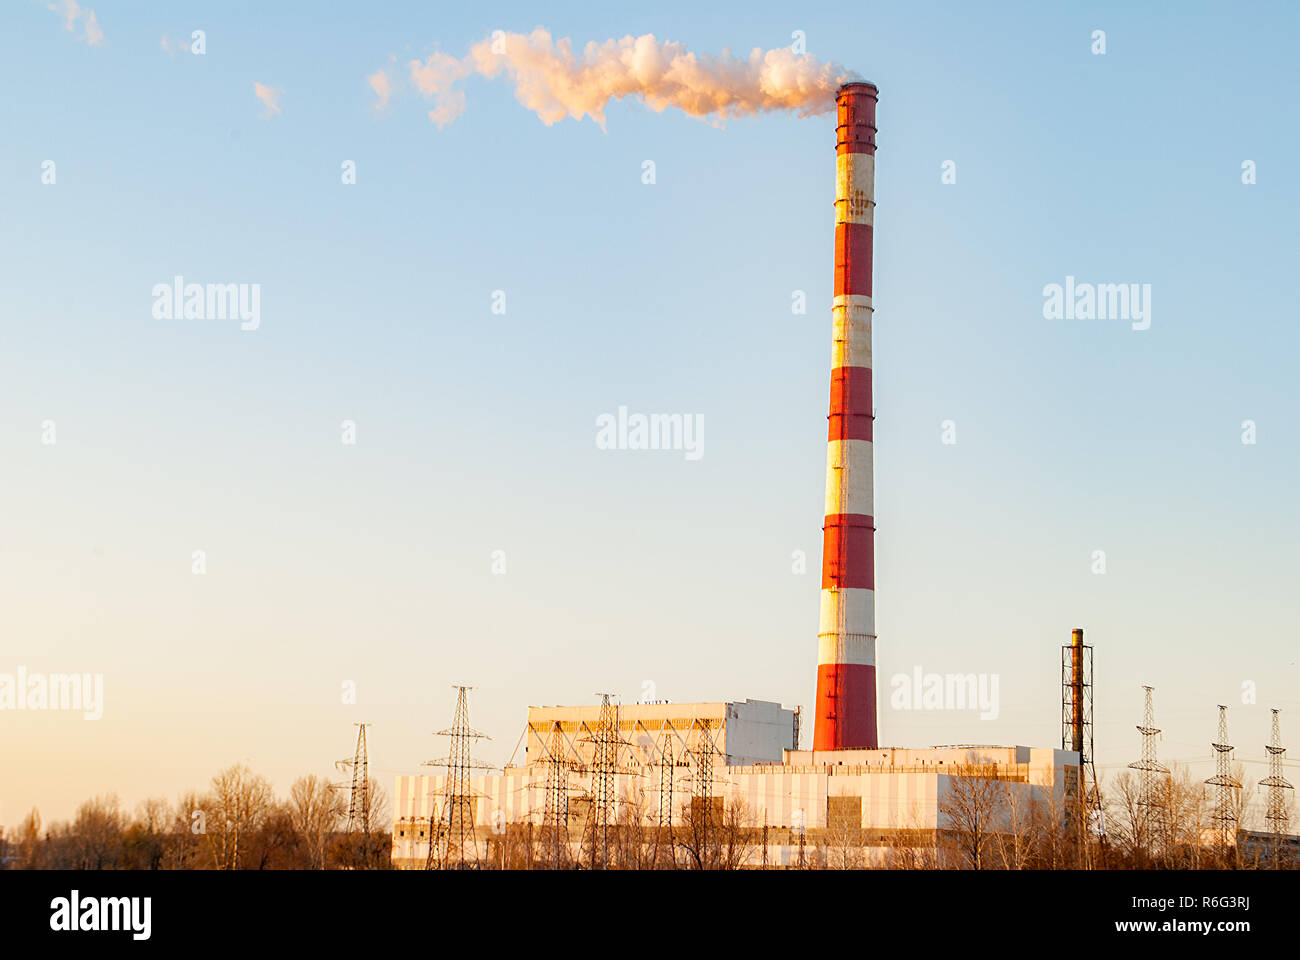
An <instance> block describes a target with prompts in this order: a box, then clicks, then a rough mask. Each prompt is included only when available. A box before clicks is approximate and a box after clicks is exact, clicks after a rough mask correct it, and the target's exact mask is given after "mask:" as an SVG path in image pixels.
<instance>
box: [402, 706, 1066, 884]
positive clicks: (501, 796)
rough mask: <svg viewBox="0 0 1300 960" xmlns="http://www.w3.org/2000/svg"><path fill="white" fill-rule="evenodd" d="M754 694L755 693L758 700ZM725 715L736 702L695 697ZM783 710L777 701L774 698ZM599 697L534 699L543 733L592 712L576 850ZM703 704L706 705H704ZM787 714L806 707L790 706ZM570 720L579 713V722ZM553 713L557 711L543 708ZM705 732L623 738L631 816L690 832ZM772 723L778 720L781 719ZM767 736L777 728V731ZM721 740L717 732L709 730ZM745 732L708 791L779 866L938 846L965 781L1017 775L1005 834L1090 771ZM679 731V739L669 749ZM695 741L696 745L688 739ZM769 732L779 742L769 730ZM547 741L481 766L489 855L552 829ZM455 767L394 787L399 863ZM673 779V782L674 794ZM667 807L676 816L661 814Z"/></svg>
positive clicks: (478, 811)
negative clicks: (825, 744)
mask: <svg viewBox="0 0 1300 960" xmlns="http://www.w3.org/2000/svg"><path fill="white" fill-rule="evenodd" d="M748 703H749V704H753V703H754V701H748ZM691 706H692V707H695V708H707V712H708V713H711V714H714V715H717V714H722V713H725V712H726V711H727V710H728V709H729V708H731V707H733V706H735V705H733V704H721V703H720V704H693V705H691ZM763 706H764V707H771V708H774V709H773V712H775V709H777V708H776V705H775V704H763ZM638 709H642V708H641V707H640V705H635V706H629V707H624V708H623V709H622V710H620V711H619V712H620V718H619V721H618V727H619V731H620V733H621V734H622V736H623V737H624V738H626V739H625V742H627V741H628V740H630V738H631V737H635V736H640V735H642V731H643V730H645V727H644V726H643V724H642V721H640V720H627V719H625V718H624V717H623V715H622V714H623V713H624V712H625V711H626V712H632V711H637V710H638ZM598 712H599V708H598V707H583V708H573V707H568V708H534V709H533V710H530V711H529V725H528V730H526V731H525V734H526V735H527V736H530V737H533V736H537V737H538V740H539V748H540V747H541V744H540V741H541V737H540V736H539V735H540V733H541V729H540V728H539V726H535V724H537V723H538V720H539V717H540V716H542V715H547V714H552V715H553V714H555V713H563V714H566V715H569V716H573V715H582V716H584V717H585V718H586V719H584V720H582V721H579V724H578V726H577V727H576V728H574V729H572V730H570V731H566V736H565V738H564V744H565V746H564V750H565V753H564V755H563V757H562V760H563V762H564V763H565V765H566V766H565V774H564V795H565V797H566V805H565V810H564V814H563V817H564V824H565V831H564V836H565V842H566V845H567V850H566V853H567V856H568V858H569V859H570V860H571V861H573V860H577V859H578V858H579V856H580V854H581V848H582V843H583V840H584V837H585V836H587V831H588V828H589V824H590V822H591V817H592V816H593V814H592V798H593V796H594V795H595V793H596V788H595V783H594V781H595V777H596V774H595V770H594V762H593V761H594V758H593V757H592V754H591V750H590V744H591V743H592V742H594V741H596V740H597V733H598V732H597V729H596V716H597V714H598ZM700 712H701V713H704V712H706V711H705V710H701V711H700ZM781 713H783V714H784V715H785V716H786V717H789V716H790V715H792V714H793V711H789V710H784V711H781ZM569 722H571V721H569ZM732 722H734V723H735V724H736V726H735V728H734V732H735V733H737V734H739V735H742V736H747V735H749V733H750V732H751V731H745V730H744V728H745V726H747V724H746V723H745V721H743V720H738V719H735V718H732ZM541 723H545V721H544V720H542V721H541ZM694 729H695V735H694V737H686V736H683V734H684V733H685V731H684V730H680V729H675V730H673V732H670V733H668V734H667V735H666V736H664V737H662V738H660V739H655V738H653V737H652V736H651V735H650V734H649V733H648V732H647V733H645V734H644V736H645V738H646V739H645V741H644V742H643V743H642V744H641V745H640V746H637V747H633V746H631V745H628V746H625V747H623V749H622V750H621V751H620V753H619V756H618V772H617V773H615V774H614V778H613V779H614V794H615V796H616V797H617V798H618V806H619V807H620V808H621V809H620V810H619V812H618V813H617V814H616V815H615V817H616V819H617V820H619V821H620V822H624V823H630V822H632V819H633V818H635V819H636V821H637V822H638V823H639V824H642V825H645V826H648V827H650V828H656V827H660V826H663V825H668V826H671V827H673V828H675V829H678V830H679V831H680V829H681V828H683V827H685V826H688V825H689V824H690V817H691V811H692V805H693V803H696V802H697V800H696V798H697V797H698V796H699V793H700V785H699V784H698V783H697V780H696V778H697V777H698V776H699V775H700V773H699V771H700V763H699V761H698V754H697V753H696V751H699V750H701V749H705V747H704V743H703V736H704V735H705V734H704V732H703V729H702V728H701V727H700V726H698V725H697V726H696V727H695V728H694ZM772 732H775V730H774V729H773V731H772ZM763 735H764V737H765V738H766V737H767V735H768V734H767V732H766V731H764V734H763ZM709 736H710V738H712V736H713V734H712V731H709ZM731 741H733V737H731V736H728V735H727V732H726V727H724V728H723V730H722V732H721V733H720V735H719V736H717V738H716V739H714V740H713V750H714V757H715V759H716V761H717V766H716V767H714V768H713V770H712V776H711V781H712V782H711V784H710V786H709V794H710V797H709V800H710V805H711V806H712V808H713V810H712V814H713V816H714V818H716V820H717V821H718V822H722V821H723V820H724V819H725V817H727V816H728V815H732V816H734V817H735V818H736V819H735V823H736V824H737V825H739V826H743V827H748V828H753V829H758V828H762V827H766V828H767V829H766V830H765V831H764V833H765V834H766V837H767V842H766V844H765V848H764V849H763V850H762V851H759V850H754V851H752V852H751V854H750V856H749V862H747V863H746V864H744V865H745V866H758V865H760V863H762V862H766V863H768V864H769V865H771V866H792V865H794V864H796V863H797V862H798V861H799V859H800V858H801V857H804V858H811V857H813V856H815V855H816V851H819V850H821V851H825V849H826V848H828V847H834V846H836V845H837V844H842V843H844V842H845V841H846V840H847V841H849V842H851V843H852V845H853V847H854V849H855V851H857V852H858V853H859V855H860V856H861V858H862V865H869V864H871V863H873V862H875V863H883V862H884V860H885V855H886V854H887V853H888V852H889V851H891V850H897V849H899V848H900V847H908V848H921V849H929V850H934V849H935V848H936V847H937V846H938V845H939V843H940V840H941V836H942V835H943V834H944V833H952V832H955V831H956V830H957V829H959V827H958V825H956V824H954V823H953V822H952V820H953V816H952V812H951V811H949V810H948V809H947V807H948V805H949V804H948V802H947V801H948V800H949V798H950V797H951V796H952V794H953V792H954V790H955V789H957V787H956V783H957V781H958V780H960V779H961V778H963V777H981V778H990V779H996V780H1001V781H1005V782H1006V785H1007V788H1008V794H1009V797H1010V798H1011V800H1010V804H1008V805H1004V806H1003V807H1002V808H1001V810H1000V813H999V816H998V818H997V820H998V822H996V823H995V824H993V825H992V826H991V828H990V829H991V831H992V832H997V831H999V830H1007V829H1010V828H1011V826H1012V819H1011V818H1012V816H1013V815H1014V814H1015V811H1016V810H1019V811H1020V813H1021V815H1022V816H1025V817H1028V816H1030V815H1031V813H1032V812H1033V811H1038V812H1043V811H1052V810H1055V811H1058V812H1059V811H1062V810H1063V809H1064V803H1065V799H1066V797H1067V796H1068V795H1069V790H1070V786H1069V785H1070V784H1071V783H1072V782H1074V777H1075V776H1076V775H1077V769H1078V767H1077V765H1078V755H1077V754H1076V753H1074V752H1073V751H1069V750H1059V749H1053V748H1043V747H1024V746H1009V747H1004V746H950V747H934V748H928V749H926V748H923V749H911V750H905V749H894V748H884V749H876V750H832V751H820V750H791V749H785V750H783V751H782V755H781V758H780V760H779V761H777V762H755V763H736V764H733V763H730V762H725V763H724V756H725V754H726V752H727V750H728V749H729V748H728V747H727V746H726V744H727V743H728V742H731ZM665 742H667V743H668V744H671V745H672V748H671V749H669V750H664V749H663V744H664V743H665ZM686 742H690V743H691V744H692V746H691V748H690V752H685V748H684V746H683V744H684V743H686ZM769 742H770V741H769ZM548 759H549V757H548V753H547V751H546V750H545V749H544V748H541V749H540V752H539V753H537V754H536V755H535V757H534V758H533V759H531V760H530V761H529V762H527V763H525V764H524V765H522V766H518V767H516V766H507V767H506V768H505V771H504V772H503V773H500V774H495V773H494V774H488V775H485V776H479V777H471V778H470V796H471V808H472V813H473V821H474V842H475V844H476V845H477V852H478V854H479V855H480V856H485V855H486V853H487V850H488V847H489V843H490V841H491V839H492V838H493V837H499V836H501V835H503V834H504V833H505V832H506V830H507V829H509V828H511V827H513V826H516V825H531V829H540V828H541V827H542V826H543V825H544V823H545V808H546V791H547V784H548V769H547V768H548ZM447 785H448V778H447V775H446V774H445V773H438V774H434V775H432V776H399V777H398V778H397V780H396V783H395V785H394V792H393V796H394V804H395V806H394V809H395V811H396V814H397V815H396V818H395V823H394V826H393V863H394V865H395V866H397V867H398V868H406V869H411V868H414V869H423V868H424V867H425V866H426V864H427V862H428V857H429V836H430V825H431V823H436V822H437V820H438V817H437V813H438V803H439V798H440V797H442V796H444V795H445V792H446V790H447ZM665 791H668V794H667V795H665ZM661 811H667V816H666V817H665V818H664V819H661Z"/></svg>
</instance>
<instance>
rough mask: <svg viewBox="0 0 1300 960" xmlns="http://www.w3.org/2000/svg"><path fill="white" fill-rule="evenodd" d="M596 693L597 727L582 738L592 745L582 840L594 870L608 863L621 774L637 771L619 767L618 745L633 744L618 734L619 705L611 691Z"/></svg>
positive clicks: (627, 745)
mask: <svg viewBox="0 0 1300 960" xmlns="http://www.w3.org/2000/svg"><path fill="white" fill-rule="evenodd" d="M596 696H598V697H600V715H599V717H598V718H597V720H596V729H595V730H593V731H591V733H590V734H589V735H588V736H586V737H583V738H582V740H581V741H580V742H583V743H590V744H591V745H592V761H591V765H590V770H591V806H590V808H589V809H590V813H589V814H588V817H587V828H586V831H585V837H584V839H583V843H584V846H585V847H586V850H587V853H588V863H589V864H590V865H591V869H593V870H595V869H596V867H597V866H598V865H599V866H600V867H602V868H607V867H608V866H609V827H610V821H611V820H614V819H616V816H617V815H616V813H615V804H616V803H617V801H618V796H617V785H618V775H619V774H620V773H621V774H632V773H636V772H638V771H632V770H628V769H624V768H622V767H620V766H619V762H618V754H619V748H620V747H630V746H631V744H630V743H628V742H627V741H626V740H624V739H623V738H622V736H621V735H620V733H619V726H618V705H617V704H615V703H614V702H613V701H611V700H610V697H611V696H612V694H608V693H598V694H596Z"/></svg>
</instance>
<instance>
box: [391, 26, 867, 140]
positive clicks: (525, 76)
mask: <svg viewBox="0 0 1300 960" xmlns="http://www.w3.org/2000/svg"><path fill="white" fill-rule="evenodd" d="M406 67H407V71H408V74H409V80H410V83H411V85H412V86H413V87H414V88H415V89H416V90H418V91H419V93H420V94H421V95H423V96H424V97H425V98H426V99H427V100H429V101H430V102H431V103H432V109H430V110H429V119H430V120H432V121H433V122H434V123H436V124H437V125H438V126H439V127H440V128H441V127H445V126H446V125H447V124H449V123H451V122H452V121H453V120H455V119H456V117H458V116H460V114H461V113H463V112H464V111H465V93H464V91H463V90H460V89H458V84H459V82H460V81H462V80H464V79H465V78H466V77H469V76H471V75H474V74H478V75H481V76H484V77H487V78H489V79H496V78H498V77H501V76H505V77H506V78H508V79H509V80H510V81H511V82H512V83H513V84H514V87H515V97H516V98H518V100H519V102H520V103H522V104H523V105H524V106H526V107H527V108H528V109H530V110H532V111H533V112H534V113H536V114H537V116H539V117H540V118H541V120H542V122H543V123H545V124H546V125H547V126H550V125H551V124H553V123H556V122H558V121H560V120H563V119H564V118H565V117H572V118H573V119H575V120H581V119H582V118H583V117H591V118H592V119H593V120H594V121H596V123H598V124H600V126H601V127H602V129H603V128H604V126H605V108H606V107H607V106H608V105H609V103H610V101H612V100H622V99H624V98H627V97H633V98H637V99H639V100H641V101H642V102H643V103H645V105H646V106H648V107H649V108H650V109H651V110H654V111H656V112H662V111H663V110H666V109H667V108H668V107H676V108H678V109H679V110H681V111H683V112H684V113H687V114H689V115H691V116H693V117H707V118H711V119H712V120H714V122H718V123H720V122H722V121H723V120H726V119H728V118H729V117H743V116H747V115H750V114H754V113H763V112H768V111H773V110H794V111H798V113H799V115H800V116H808V115H811V114H816V113H824V112H826V111H828V110H831V109H834V106H835V91H836V89H837V88H838V87H839V86H840V84H842V83H845V82H847V81H849V80H854V79H857V76H856V74H854V73H852V72H851V71H848V70H845V69H844V68H843V67H840V66H839V65H838V64H834V63H823V62H822V61H820V60H818V59H817V58H816V57H813V56H810V55H808V54H796V53H795V52H794V51H793V50H791V49H790V48H788V47H778V48H777V49H774V50H767V51H763V50H760V49H758V48H757V47H755V48H754V49H753V50H752V51H750V54H749V56H747V57H737V56H733V55H732V54H731V53H730V51H727V50H724V51H723V52H722V53H721V54H696V53H692V52H691V51H689V50H687V49H686V46H685V45H684V44H681V43H673V42H670V41H662V42H661V41H659V40H656V39H655V38H654V36H653V35H651V34H645V35H644V36H640V37H632V36H626V37H623V38H622V39H621V40H606V41H604V42H603V43H596V42H592V43H588V44H587V45H586V46H585V47H584V48H583V49H582V51H581V52H579V53H575V52H574V49H573V43H572V41H570V40H568V39H567V38H566V39H561V40H552V39H551V35H550V33H549V32H548V31H546V30H543V29H541V28H540V27H539V28H538V29H536V30H534V31H533V32H532V33H530V34H527V35H525V34H522V33H505V32H503V31H500V30H498V31H496V32H495V33H494V34H493V35H492V36H491V37H489V38H488V39H486V40H484V41H482V42H481V43H478V44H475V45H474V46H473V47H471V48H470V51H469V53H468V54H466V55H465V56H464V57H462V58H460V59H457V58H456V57H453V56H449V55H448V54H445V53H435V54H433V55H432V56H431V57H429V58H428V59H427V60H424V61H420V60H412V61H410V62H409V63H408V64H407V65H406ZM367 79H368V80H369V81H370V85H371V87H372V89H374V90H375V91H376V92H377V93H378V94H379V96H380V99H381V103H379V104H376V106H379V107H382V106H383V105H384V104H385V103H386V102H387V91H388V90H389V89H390V86H391V85H392V78H390V77H389V76H388V74H387V73H386V72H385V71H383V70H380V71H378V72H377V73H376V74H374V75H372V76H371V77H369V78H367Z"/></svg>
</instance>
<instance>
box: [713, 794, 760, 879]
mask: <svg viewBox="0 0 1300 960" xmlns="http://www.w3.org/2000/svg"><path fill="white" fill-rule="evenodd" d="M720 834H721V835H720V836H719V838H718V866H719V867H720V868H721V869H723V870H739V869H741V868H742V867H746V866H748V865H749V862H750V860H751V858H752V857H753V854H754V850H755V848H756V846H757V843H758V836H757V833H756V830H755V827H754V818H753V817H752V816H751V815H750V812H749V805H748V804H746V803H745V801H744V800H740V799H735V800H732V801H731V802H730V803H728V804H727V805H726V807H725V808H724V809H723V811H722V823H721V831H720Z"/></svg>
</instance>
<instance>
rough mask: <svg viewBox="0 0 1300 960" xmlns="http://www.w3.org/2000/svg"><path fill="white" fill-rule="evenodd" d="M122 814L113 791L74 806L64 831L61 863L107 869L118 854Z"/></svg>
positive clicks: (119, 856)
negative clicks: (73, 817)
mask: <svg viewBox="0 0 1300 960" xmlns="http://www.w3.org/2000/svg"><path fill="white" fill-rule="evenodd" d="M122 832H123V818H122V809H121V802H120V801H119V800H118V798H117V795H116V794H111V793H109V794H104V795H103V796H101V797H93V798H91V799H90V800H87V801H85V802H84V803H82V804H81V806H79V807H78V808H77V816H76V819H75V820H74V821H73V822H72V824H71V826H70V827H69V828H68V830H67V832H66V834H65V843H64V845H63V846H64V850H63V851H62V857H61V859H62V860H63V861H64V862H63V864H62V865H64V866H67V867H70V868H72V869H74V870H107V869H112V868H114V867H117V866H118V865H119V862H120V860H121V857H122Z"/></svg>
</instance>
